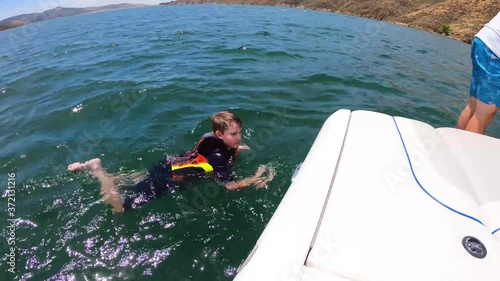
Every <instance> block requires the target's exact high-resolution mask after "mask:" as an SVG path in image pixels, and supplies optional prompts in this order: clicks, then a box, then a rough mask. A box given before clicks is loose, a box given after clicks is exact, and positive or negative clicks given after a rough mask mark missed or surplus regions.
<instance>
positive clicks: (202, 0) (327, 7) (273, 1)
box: [160, 0, 500, 43]
mask: <svg viewBox="0 0 500 281" xmlns="http://www.w3.org/2000/svg"><path fill="white" fill-rule="evenodd" d="M209 3H218V4H248V5H272V6H287V7H297V8H305V9H315V10H323V11H330V12H336V13H342V14H349V15H355V16H360V17H366V18H372V19H377V20H383V21H388V22H393V23H397V24H401V25H406V26H410V27H414V28H417V29H421V30H426V31H432V32H436V33H443V34H447V35H449V36H450V37H451V38H454V39H457V40H460V41H464V42H469V43H470V42H471V41H472V39H473V37H474V34H476V33H477V32H478V31H479V29H481V28H482V27H483V25H484V24H485V23H487V22H488V21H489V20H490V19H491V18H493V17H494V16H495V15H496V14H497V13H498V12H499V11H500V2H499V0H177V1H174V2H168V3H161V4H160V5H182V4H209Z"/></svg>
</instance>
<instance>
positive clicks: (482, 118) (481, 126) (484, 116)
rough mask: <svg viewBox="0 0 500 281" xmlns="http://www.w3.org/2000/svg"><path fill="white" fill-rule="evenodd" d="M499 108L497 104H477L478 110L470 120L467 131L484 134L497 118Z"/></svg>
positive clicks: (479, 102) (480, 102) (478, 102)
mask: <svg viewBox="0 0 500 281" xmlns="http://www.w3.org/2000/svg"><path fill="white" fill-rule="evenodd" d="M497 110H498V107H497V106H496V105H495V104H486V103H484V102H482V101H480V100H477V102H476V110H475V111H474V114H473V115H472V117H471V118H470V120H469V122H468V123H467V126H466V127H465V130H466V131H469V132H474V133H478V134H484V133H485V131H486V128H487V127H488V125H489V124H490V123H491V121H493V118H495V114H496V113H497Z"/></svg>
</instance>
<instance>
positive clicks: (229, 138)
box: [215, 124, 241, 149]
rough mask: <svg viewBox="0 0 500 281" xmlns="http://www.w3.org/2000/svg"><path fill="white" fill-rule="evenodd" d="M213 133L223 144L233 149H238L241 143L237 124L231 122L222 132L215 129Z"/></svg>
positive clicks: (239, 128) (239, 129)
mask: <svg viewBox="0 0 500 281" xmlns="http://www.w3.org/2000/svg"><path fill="white" fill-rule="evenodd" d="M215 134H216V135H217V136H218V137H219V138H221V139H222V141H223V142H224V144H226V145H227V146H229V147H232V148H234V149H238V146H239V145H240V143H241V127H240V126H238V125H237V124H231V125H230V126H229V127H228V128H227V129H226V130H225V131H224V133H221V132H220V131H215Z"/></svg>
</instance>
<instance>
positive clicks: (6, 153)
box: [0, 5, 500, 280]
mask: <svg viewBox="0 0 500 281" xmlns="http://www.w3.org/2000/svg"><path fill="white" fill-rule="evenodd" d="M469 57H470V45H466V44H463V43H460V42H456V41H452V40H449V39H447V38H444V37H440V36H437V35H434V34H430V33H425V32H421V31H417V30H413V29H409V28H405V27H401V26H396V25H391V24H387V23H382V22H376V21H371V20H366V19H360V18H354V17H347V16H343V15H337V14H330V13H323V12H316V11H304V10H298V9H288V8H278V7H258V6H248V7H247V6H213V5H203V6H172V7H150V8H140V9H129V10H120V11H111V12H103V13H95V14H86V15H80V16H74V17H68V18H61V19H56V20H52V21H48V22H43V23H40V24H36V25H30V26H25V27H21V28H17V29H12V30H8V31H5V32H1V33H0V144H1V146H0V161H1V162H0V177H1V178H0V183H2V185H1V186H2V193H3V197H2V198H1V202H2V203H1V204H0V206H1V210H0V214H1V220H2V226H3V227H2V230H1V231H2V235H3V236H5V237H8V236H9V235H11V232H10V231H9V229H8V227H7V226H8V225H9V222H8V221H7V218H8V212H7V208H8V204H7V203H8V198H9V196H8V195H9V193H8V192H7V185H8V184H7V182H8V178H9V176H8V175H9V173H15V181H16V187H15V200H16V201H15V217H16V218H19V220H18V221H17V223H16V225H17V229H16V232H15V242H16V246H17V252H16V273H15V274H12V273H10V272H8V271H7V270H8V269H9V264H8V263H7V262H8V261H9V259H8V257H6V256H5V255H7V254H8V253H9V246H8V245H7V243H4V242H2V243H1V245H0V250H1V252H2V259H1V260H0V268H1V269H2V272H6V275H5V276H6V278H7V280H10V279H15V280H142V279H143V278H150V279H151V280H232V279H233V278H234V275H235V273H236V269H237V267H238V266H239V264H240V263H241V262H242V261H243V259H244V258H245V257H246V255H247V254H248V253H249V251H250V250H251V249H252V247H253V245H254V243H255V242H256V240H257V238H258V237H259V235H260V233H261V231H262V230H263V229H264V227H265V225H266V223H267V222H268V221H269V219H270V218H271V216H272V214H273V212H274V211H275V209H276V208H277V206H278V204H279V202H280V200H281V198H282V197H283V195H284V193H285V192H286V190H287V188H288V186H289V184H290V176H291V174H292V173H293V171H294V169H295V166H296V165H297V164H298V163H299V162H301V161H302V160H303V159H304V157H305V156H306V154H307V152H308V150H309V147H310V145H311V144H312V143H313V141H314V138H315V136H316V134H317V133H318V132H319V129H320V128H321V125H322V123H323V122H324V121H325V119H326V118H327V117H328V116H329V115H330V114H331V113H333V112H334V111H336V110H337V109H341V108H348V109H367V110H375V111H380V112H384V113H388V114H393V115H399V116H405V117H410V118H414V119H418V120H422V121H425V122H427V123H429V124H431V125H433V126H436V127H440V126H451V127H453V126H455V123H456V119H457V117H458V115H459V113H460V111H461V109H462V107H463V106H464V105H465V103H466V101H467V99H468V83H469V75H470V63H469V60H470V59H469ZM221 110H231V111H233V112H235V113H236V114H237V115H239V116H240V117H241V118H242V120H243V125H244V142H245V143H246V144H248V145H249V146H250V147H252V150H251V151H249V152H243V153H241V155H240V159H239V160H238V165H237V167H236V174H237V176H238V177H239V178H243V177H245V176H248V175H251V174H253V173H254V171H255V169H256V168H257V167H258V165H259V164H270V165H273V166H274V167H275V168H276V170H277V173H278V174H277V177H276V178H275V179H274V180H273V181H272V182H271V183H270V184H269V187H268V189H263V190H255V189H253V188H249V189H246V190H242V191H240V192H227V191H225V190H223V189H222V188H221V187H219V186H217V185H216V184H215V183H213V182H197V183H193V186H192V187H190V188H189V189H187V190H183V191H178V192H175V193H173V194H170V195H168V196H165V197H163V198H162V199H159V200H156V201H153V202H151V203H150V204H148V205H146V206H145V207H144V208H143V209H140V210H137V211H134V212H128V213H123V214H112V213H111V210H110V208H109V207H108V206H106V205H105V204H103V203H102V201H101V197H100V189H99V184H98V182H97V181H96V180H95V179H93V178H90V177H89V176H86V175H84V174H70V173H68V172H66V167H67V165H68V164H70V163H72V162H75V161H83V160H87V159H90V158H94V157H100V158H101V159H102V162H103V165H104V167H105V168H106V170H107V171H108V172H109V173H112V174H116V175H117V176H119V177H120V178H121V179H122V180H121V181H120V186H122V187H126V186H127V185H129V184H131V183H132V182H133V178H134V177H136V176H137V174H144V172H145V171H147V169H148V168H149V167H151V166H152V165H153V164H155V163H156V162H157V161H158V160H160V159H162V158H164V157H166V156H168V155H174V154H178V153H180V152H182V151H185V150H187V149H190V148H192V147H193V146H194V144H195V143H196V141H197V140H198V139H199V137H200V136H201V135H202V134H203V133H205V132H207V131H209V130H210V129H211V128H210V120H209V117H210V115H211V114H213V113H215V112H218V111H221ZM488 134H489V135H493V136H500V126H499V124H498V122H496V121H495V122H494V123H493V124H492V125H491V126H490V129H489V131H488ZM290 235H293V233H291V234H290ZM4 253H5V255H4ZM2 280H4V279H3V278H2Z"/></svg>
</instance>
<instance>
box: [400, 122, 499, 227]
mask: <svg viewBox="0 0 500 281" xmlns="http://www.w3.org/2000/svg"><path fill="white" fill-rule="evenodd" d="M392 120H394V125H396V129H397V130H398V134H399V137H400V138H401V143H402V144H403V148H404V149H405V153H406V158H407V159H408V163H409V164H410V169H411V173H412V174H413V178H414V179H415V181H416V182H417V184H418V185H419V186H420V188H421V189H422V190H423V191H424V192H425V194H427V195H428V196H429V197H430V198H432V199H434V201H436V202H438V203H439V204H441V205H442V206H443V207H445V208H447V209H448V210H450V211H452V212H455V213H457V214H459V215H461V216H464V217H466V218H468V219H471V220H473V221H475V222H478V223H480V224H482V225H483V226H484V223H482V222H481V221H480V220H478V219H476V218H475V217H473V216H469V215H467V214H464V213H462V212H459V211H457V210H455V209H453V208H452V207H450V206H448V205H446V204H444V203H443V202H441V201H439V200H438V199H436V198H435V197H434V196H432V194H430V193H429V192H428V191H427V190H426V189H425V188H424V187H423V186H422V185H421V184H420V182H419V181H418V179H417V176H416V175H415V171H414V170H413V165H412V164H411V160H410V156H409V155H408V150H406V145H405V142H404V140H403V136H402V135H401V131H399V127H398V124H397V123H396V118H394V116H392ZM496 231H498V229H497V230H495V231H494V232H496ZM494 232H493V233H494Z"/></svg>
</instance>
